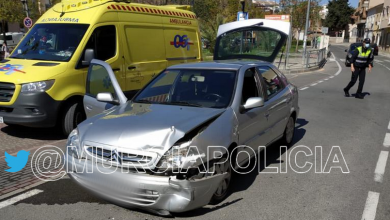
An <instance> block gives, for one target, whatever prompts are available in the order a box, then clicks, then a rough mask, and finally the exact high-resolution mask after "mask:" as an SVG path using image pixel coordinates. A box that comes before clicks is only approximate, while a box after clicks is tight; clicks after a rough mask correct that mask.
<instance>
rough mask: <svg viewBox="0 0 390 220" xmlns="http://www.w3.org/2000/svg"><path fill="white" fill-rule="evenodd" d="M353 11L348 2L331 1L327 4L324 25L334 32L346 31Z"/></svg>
mask: <svg viewBox="0 0 390 220" xmlns="http://www.w3.org/2000/svg"><path fill="white" fill-rule="evenodd" d="M354 11H355V9H354V8H352V7H351V6H350V5H349V3H348V0H331V1H329V4H328V15H327V16H326V18H325V21H324V25H325V26H326V27H329V28H330V29H332V30H335V31H341V30H346V28H347V26H348V24H349V22H350V21H351V15H352V14H353V12H354Z"/></svg>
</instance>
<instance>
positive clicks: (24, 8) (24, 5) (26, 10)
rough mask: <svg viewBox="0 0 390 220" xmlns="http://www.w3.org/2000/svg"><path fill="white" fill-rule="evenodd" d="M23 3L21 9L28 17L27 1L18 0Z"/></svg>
mask: <svg viewBox="0 0 390 220" xmlns="http://www.w3.org/2000/svg"><path fill="white" fill-rule="evenodd" d="M20 1H21V2H22V4H23V10H24V11H25V12H26V16H27V17H30V11H29V10H28V2H27V0H20Z"/></svg>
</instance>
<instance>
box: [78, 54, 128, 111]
mask: <svg viewBox="0 0 390 220" xmlns="http://www.w3.org/2000/svg"><path fill="white" fill-rule="evenodd" d="M99 93H110V94H111V95H112V97H113V98H114V101H113V102H110V103H107V102H101V101H98V100H97V96H98V94H99ZM126 101H127V98H126V97H125V95H124V94H123V92H122V89H121V87H120V85H119V83H118V81H117V79H116V77H115V74H114V72H113V70H112V69H111V66H110V65H109V64H108V63H106V62H104V61H100V60H96V59H94V60H92V61H91V64H90V66H89V69H88V74H87V84H86V93H85V95H84V108H85V112H86V114H87V117H88V118H89V117H92V116H94V115H96V114H100V113H102V112H103V111H105V110H108V109H111V108H112V107H114V106H115V105H121V104H124V103H126Z"/></svg>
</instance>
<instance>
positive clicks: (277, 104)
mask: <svg viewBox="0 0 390 220" xmlns="http://www.w3.org/2000/svg"><path fill="white" fill-rule="evenodd" d="M257 72H258V74H259V77H260V81H261V83H262V87H263V88H264V93H265V95H266V100H265V106H264V107H265V109H266V117H267V124H268V125H267V126H268V127H269V128H270V130H271V132H270V135H269V139H268V143H267V144H270V143H271V142H273V141H275V140H276V139H278V138H280V137H281V136H282V135H283V132H284V129H285V127H286V124H287V120H288V118H289V116H290V108H289V106H290V103H291V101H292V95H291V93H290V90H289V88H288V87H287V85H285V83H284V81H283V80H282V79H281V78H280V76H279V75H278V74H277V73H276V72H275V70H274V69H272V67H271V66H268V65H263V66H259V67H258V68H257Z"/></svg>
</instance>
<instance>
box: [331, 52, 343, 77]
mask: <svg viewBox="0 0 390 220" xmlns="http://www.w3.org/2000/svg"><path fill="white" fill-rule="evenodd" d="M332 56H333V58H334V59H335V60H336V57H335V56H334V54H333V53H332ZM336 64H337V66H338V67H339V71H337V73H336V74H334V75H335V76H338V75H339V74H340V73H341V71H342V70H343V69H342V68H341V65H340V63H339V62H338V61H337V60H336Z"/></svg>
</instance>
